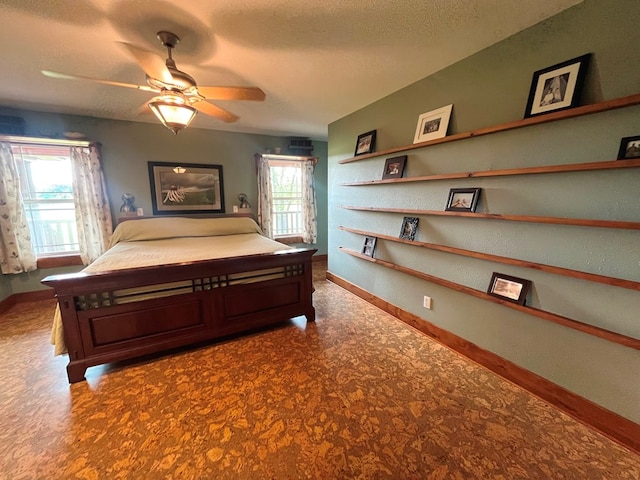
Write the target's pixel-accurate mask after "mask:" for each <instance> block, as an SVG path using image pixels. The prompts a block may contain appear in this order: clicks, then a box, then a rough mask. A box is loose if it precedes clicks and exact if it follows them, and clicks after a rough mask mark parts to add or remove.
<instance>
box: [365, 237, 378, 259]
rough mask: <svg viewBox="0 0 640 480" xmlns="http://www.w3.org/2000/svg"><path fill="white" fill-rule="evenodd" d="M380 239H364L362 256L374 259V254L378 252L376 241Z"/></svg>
mask: <svg viewBox="0 0 640 480" xmlns="http://www.w3.org/2000/svg"><path fill="white" fill-rule="evenodd" d="M377 240H378V239H377V238H376V237H369V236H366V237H364V245H363V246H362V254H363V255H366V256H367V257H372V258H373V253H374V252H375V250H376V241H377Z"/></svg>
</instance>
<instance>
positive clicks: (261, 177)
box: [258, 156, 273, 238]
mask: <svg viewBox="0 0 640 480" xmlns="http://www.w3.org/2000/svg"><path fill="white" fill-rule="evenodd" d="M272 222H273V196H272V194H271V171H270V170H269V160H268V159H266V158H264V157H262V156H260V157H258V225H260V228H262V231H263V232H264V234H265V235H266V236H267V237H269V238H273V228H272V227H273V225H272Z"/></svg>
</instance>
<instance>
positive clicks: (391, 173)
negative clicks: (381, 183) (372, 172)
mask: <svg viewBox="0 0 640 480" xmlns="http://www.w3.org/2000/svg"><path fill="white" fill-rule="evenodd" d="M406 164H407V156H406V155H401V156H399V157H393V158H387V160H386V161H385V162H384V171H383V172H382V179H383V180H384V179H387V178H402V175H403V174H404V167H405V165H406Z"/></svg>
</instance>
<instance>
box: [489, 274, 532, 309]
mask: <svg viewBox="0 0 640 480" xmlns="http://www.w3.org/2000/svg"><path fill="white" fill-rule="evenodd" d="M530 288H531V280H525V279H524V278H518V277H512V276H511V275H505V274H503V273H497V272H493V275H491V283H489V288H488V289H487V293H488V294H489V295H491V296H493V297H498V298H500V299H502V300H506V301H508V302H512V303H517V304H518V305H524V304H525V301H526V299H527V294H528V293H529V289H530Z"/></svg>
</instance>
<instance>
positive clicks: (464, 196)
mask: <svg viewBox="0 0 640 480" xmlns="http://www.w3.org/2000/svg"><path fill="white" fill-rule="evenodd" d="M480 190H481V189H480V188H452V189H451V190H449V200H448V201H447V208H446V209H445V210H447V211H454V212H475V211H476V206H477V205H478V197H480Z"/></svg>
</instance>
